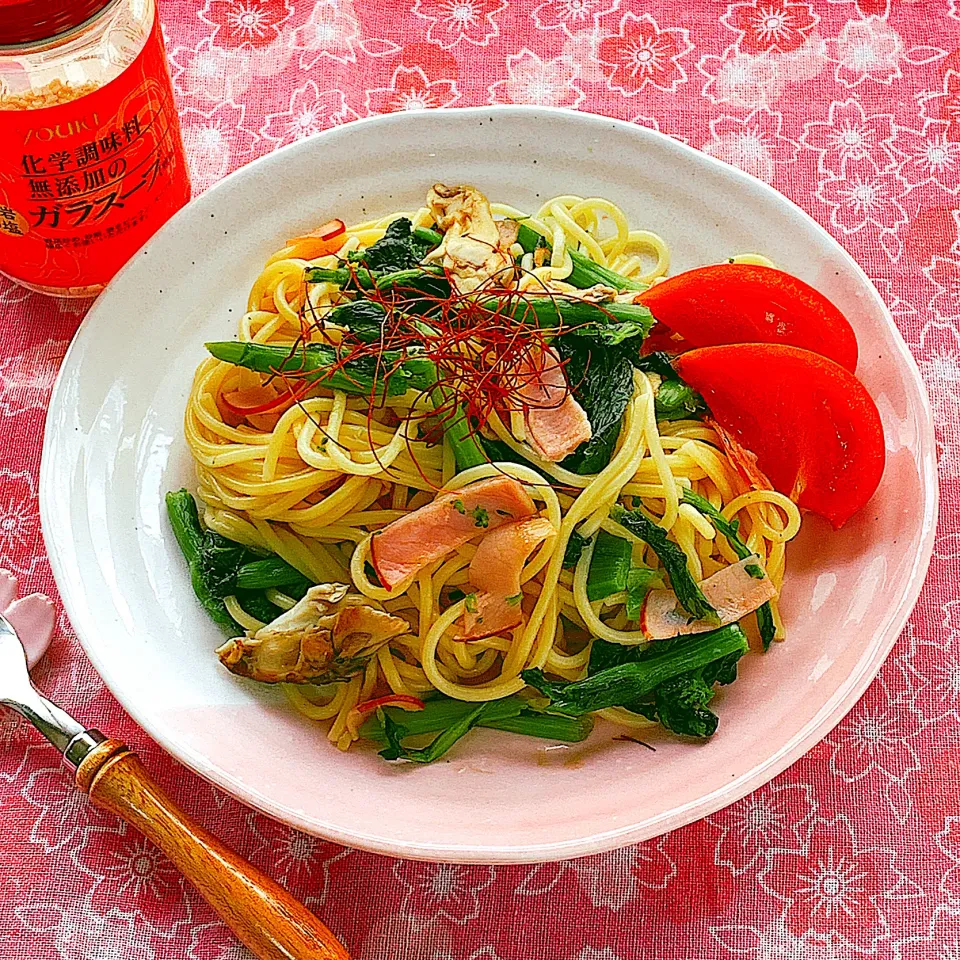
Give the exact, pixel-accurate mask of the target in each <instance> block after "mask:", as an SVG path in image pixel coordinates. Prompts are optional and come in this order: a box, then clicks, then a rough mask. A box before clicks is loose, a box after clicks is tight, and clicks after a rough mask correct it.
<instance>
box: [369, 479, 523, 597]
mask: <svg viewBox="0 0 960 960" xmlns="http://www.w3.org/2000/svg"><path fill="white" fill-rule="evenodd" d="M536 512H537V509H536V507H535V506H534V503H533V500H531V499H530V495H529V494H528V493H527V491H526V490H524V489H523V484H522V483H520V482H519V481H518V480H514V479H513V477H507V476H498V477H491V478H490V479H489V480H480V481H479V482H478V483H471V484H470V485H469V486H466V487H462V488H461V489H460V490H455V491H453V492H451V493H444V494H441V495H440V496H438V497H437V498H436V500H434V501H433V503H428V504H427V505H426V506H424V507H421V508H420V509H419V510H415V511H414V512H413V513H408V514H407V515H406V516H405V517H401V518H400V519H399V520H394V522H393V523H391V524H389V525H388V526H386V527H384V528H383V529H382V530H380V531H378V532H377V533H375V534H374V535H373V538H372V539H371V541H370V562H371V563H372V564H373V568H374V570H376V572H377V577H378V578H379V580H380V582H381V583H382V584H383V585H384V586H385V587H386V588H387V589H388V590H391V589H393V587H395V586H396V585H397V584H398V583H402V582H403V581H404V580H407V579H409V578H410V577H412V576H413V575H414V574H416V573H417V571H419V570H421V569H422V568H423V567H425V566H427V564H429V563H433V561H434V560H439V559H440V558H441V557H443V556H445V555H446V554H448V553H449V552H450V551H451V550H455V549H456V548H457V547H459V546H461V544H464V543H466V542H467V541H468V540H472V539H473V538H474V537H476V536H479V535H480V534H483V533H485V532H486V531H488V530H495V529H497V527H502V526H503V525H504V524H507V523H515V522H516V521H517V520H523V519H525V518H526V517H532V516H534V515H535V514H536Z"/></svg>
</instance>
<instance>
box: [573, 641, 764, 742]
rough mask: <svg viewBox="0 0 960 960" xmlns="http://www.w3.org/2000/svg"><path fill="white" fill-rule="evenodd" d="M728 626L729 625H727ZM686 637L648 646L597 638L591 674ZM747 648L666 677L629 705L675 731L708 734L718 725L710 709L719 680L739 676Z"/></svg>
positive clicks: (724, 681)
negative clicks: (628, 645)
mask: <svg viewBox="0 0 960 960" xmlns="http://www.w3.org/2000/svg"><path fill="white" fill-rule="evenodd" d="M724 629H726V628H724ZM687 643H688V639H687V638H685V637H681V638H678V639H676V640H662V641H657V642H656V643H653V644H651V645H650V646H648V647H627V646H623V645H622V644H616V643H608V642H607V641H605V640H594V642H593V646H592V647H591V648H590V663H589V666H588V673H589V675H591V676H592V675H594V674H597V673H600V672H602V671H604V670H607V669H609V668H610V667H613V666H618V665H622V664H625V663H642V662H644V661H646V660H649V659H651V658H654V657H659V656H663V655H664V654H665V653H666V652H667V651H669V650H672V649H676V648H678V647H679V648H683V647H684V645H685V644H687ZM744 652H745V651H744V648H739V649H734V650H733V651H731V652H730V653H728V654H726V655H725V656H721V657H718V658H717V659H715V660H712V661H710V662H709V663H707V664H704V665H703V666H701V667H698V668H697V669H695V670H690V671H688V672H686V673H681V674H678V675H677V676H675V677H671V678H670V679H668V680H665V681H663V683H661V684H659V685H658V686H657V687H655V688H654V689H653V690H652V691H651V692H650V693H647V694H645V695H644V696H643V697H640V698H638V699H637V700H635V701H633V702H630V703H625V704H623V706H625V707H627V709H629V710H632V711H634V712H635V713H639V714H641V715H642V716H644V717H646V718H647V719H648V720H654V721H659V722H660V724H661V725H662V726H663V727H665V728H666V729H668V730H672V731H673V732H674V733H678V734H681V735H684V736H690V737H709V736H711V735H712V734H713V733H714V732H715V731H716V729H717V722H718V720H717V717H716V715H715V714H713V712H712V711H710V710H708V709H707V704H708V703H709V702H710V701H711V700H712V699H713V686H714V684H716V683H720V684H729V683H733V681H734V680H736V679H737V661H738V660H739V659H740V657H741V656H742V655H743V653H744Z"/></svg>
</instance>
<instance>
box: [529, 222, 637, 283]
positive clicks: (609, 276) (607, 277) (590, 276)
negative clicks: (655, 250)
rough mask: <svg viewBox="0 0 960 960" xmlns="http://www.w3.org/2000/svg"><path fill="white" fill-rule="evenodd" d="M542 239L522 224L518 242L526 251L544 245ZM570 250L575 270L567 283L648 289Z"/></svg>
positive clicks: (530, 251)
mask: <svg viewBox="0 0 960 960" xmlns="http://www.w3.org/2000/svg"><path fill="white" fill-rule="evenodd" d="M541 241H542V238H541V235H540V234H539V233H537V231H536V230H534V229H533V228H532V227H528V226H527V225H526V224H525V223H521V224H520V230H519V232H518V233H517V242H518V243H519V244H520V246H521V247H523V249H524V252H526V253H532V252H533V251H534V250H536V248H537V244H538V243H541V245H542V242H541ZM568 252H569V254H570V259H571V260H572V261H573V270H572V272H571V273H570V276H569V277H567V278H566V279H567V283H569V284H571V285H572V286H574V287H579V288H580V289H584V288H585V287H592V286H593V285H594V284H595V283H603V284H606V285H607V286H608V287H613V288H614V289H615V290H637V291H641V290H646V289H647V287H648V286H649V284H646V283H642V282H641V281H639V280H630V279H629V278H627V277H625V276H623V274H620V273H617V272H616V271H615V270H610V269H609V268H608V267H601V266H600V264H599V263H594V262H593V260H591V259H590V258H589V257H585V256H584V255H583V254H582V253H579V252H578V251H576V250H569V248H568Z"/></svg>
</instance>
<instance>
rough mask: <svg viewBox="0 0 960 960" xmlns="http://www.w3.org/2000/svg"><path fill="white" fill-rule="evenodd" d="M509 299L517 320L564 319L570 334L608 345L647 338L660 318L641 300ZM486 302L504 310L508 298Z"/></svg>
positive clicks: (544, 323) (554, 323)
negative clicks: (627, 301)
mask: <svg viewBox="0 0 960 960" xmlns="http://www.w3.org/2000/svg"><path fill="white" fill-rule="evenodd" d="M507 303H508V304H509V312H511V313H512V314H513V317H514V318H515V319H517V320H526V321H529V322H535V323H536V324H537V325H538V326H540V327H545V328H548V329H549V328H551V327H558V326H560V324H561V323H563V324H564V325H565V326H567V327H569V328H570V329H569V330H567V331H566V334H565V335H566V336H578V337H583V338H585V339H587V340H592V341H595V342H596V343H602V344H606V345H607V346H618V345H620V344H621V343H624V342H626V341H627V340H633V339H636V338H639V339H640V340H643V339H644V338H645V337H646V336H647V334H649V333H650V330H651V329H652V328H653V325H654V323H655V322H656V321H655V320H654V319H653V315H652V314H651V313H650V308H649V307H645V306H644V305H643V304H639V303H619V302H617V301H615V300H611V301H607V302H604V303H593V302H592V301H590V300H577V299H576V298H573V297H564V296H546V295H544V296H536V295H534V294H528V295H527V296H525V297H523V298H518V299H515V300H511V299H508V301H507ZM484 306H487V307H488V308H489V309H491V310H495V311H497V312H498V313H502V312H503V310H504V301H497V300H485V301H484Z"/></svg>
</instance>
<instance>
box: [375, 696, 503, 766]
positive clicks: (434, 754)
mask: <svg viewBox="0 0 960 960" xmlns="http://www.w3.org/2000/svg"><path fill="white" fill-rule="evenodd" d="M487 706H488V704H486V703H481V704H480V705H479V706H477V707H474V708H473V709H472V710H471V711H470V712H469V713H466V714H464V715H463V716H462V717H461V718H460V719H459V720H456V721H454V722H453V723H451V724H450V726H448V727H447V728H446V729H445V730H444V731H442V732H441V733H440V734H438V736H437V737H436V739H435V740H433V742H432V743H430V744H428V745H427V746H426V747H420V748H412V747H405V746H403V744H402V743H401V740H403V738H404V737H405V736H407V730H406V728H405V727H403V726H401V725H400V724H399V723H397V722H396V721H395V720H393V719H392V718H391V717H390V716H389V715H388V714H387V713H386V712H384V713H383V718H382V723H383V733H384V736H385V737H386V741H387V745H386V747H384V748H383V750H381V751H380V756H381V757H383V759H384V760H410V761H412V762H413V763H433V761H434V760H438V759H439V758H440V757H442V756H443V755H444V754H445V753H446V752H447V751H448V750H449V749H450V748H451V747H452V746H453V745H454V744H455V743H456V742H457V741H458V740H460V739H462V738H463V737H465V736H466V735H467V734H468V733H469V732H470V731H471V730H472V729H473V728H474V727H475V726H476V725H477V724H478V723H479V722H480V720H481V719H482V718H483V714H484V711H485V710H486V709H487Z"/></svg>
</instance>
